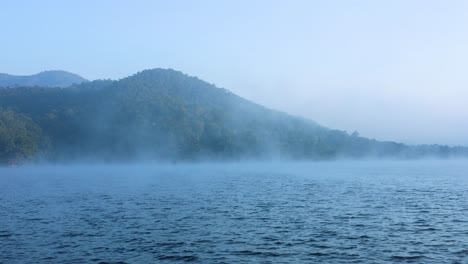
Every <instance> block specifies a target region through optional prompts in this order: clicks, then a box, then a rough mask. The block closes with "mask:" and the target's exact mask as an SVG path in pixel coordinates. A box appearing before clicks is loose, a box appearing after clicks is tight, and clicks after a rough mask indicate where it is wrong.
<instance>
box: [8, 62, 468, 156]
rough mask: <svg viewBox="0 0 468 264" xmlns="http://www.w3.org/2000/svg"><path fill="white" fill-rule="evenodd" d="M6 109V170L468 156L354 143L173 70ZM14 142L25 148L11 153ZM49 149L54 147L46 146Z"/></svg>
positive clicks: (20, 101) (28, 90)
mask: <svg viewBox="0 0 468 264" xmlns="http://www.w3.org/2000/svg"><path fill="white" fill-rule="evenodd" d="M0 106H1V107H3V108H4V109H9V110H6V111H5V110H4V111H3V112H2V113H3V114H2V115H3V116H2V120H5V121H2V122H3V123H2V127H3V130H2V131H3V132H1V133H4V135H3V136H2V140H3V141H4V142H9V143H2V144H4V146H3V145H2V149H1V151H2V156H1V159H2V160H3V161H5V160H7V159H11V158H12V157H13V158H15V159H24V158H29V157H32V156H34V154H37V153H39V151H40V152H41V153H42V154H43V155H45V156H46V157H48V159H51V160H74V159H96V160H136V159H171V160H173V159H190V160H198V159H205V158H206V159H208V158H210V159H244V158H287V159H330V158H336V157H351V158H361V157H367V156H375V157H402V158H415V157H422V156H426V155H433V156H442V157H445V156H452V155H467V153H468V151H467V149H466V148H462V147H460V148H448V147H444V146H437V145H434V146H407V145H404V144H399V143H395V142H379V141H376V140H371V139H367V138H363V137H360V136H359V134H358V133H353V134H352V135H349V134H348V133H346V132H344V131H339V130H332V129H328V128H325V127H323V126H320V125H318V124H316V123H314V122H312V121H310V120H306V119H302V118H299V117H294V116H290V115H287V114H285V113H281V112H278V111H274V110H270V109H267V108H265V107H262V106H260V105H257V104H255V103H252V102H250V101H247V100H245V99H243V98H241V97H239V96H237V95H235V94H232V93H230V92H229V91H227V90H225V89H221V88H217V87H215V86H214V85H211V84H208V83H206V82H204V81H201V80H199V79H197V78H195V77H190V76H187V75H185V74H182V73H180V72H177V71H174V70H164V69H154V70H146V71H142V72H140V73H138V74H135V75H133V76H130V77H128V78H125V79H122V80H119V81H110V80H101V81H93V82H87V83H82V84H80V85H75V86H72V87H68V88H40V87H16V88H1V89H0ZM7 120H8V121H7ZM36 124H37V125H36ZM17 131H18V132H17ZM41 133H42V134H41ZM16 134H18V136H19V137H21V138H22V139H21V140H20V139H16V142H17V143H14V144H13V143H11V142H15V139H12V138H13V137H16V136H15V135H16ZM41 140H42V142H45V141H47V142H48V143H49V144H46V145H47V147H46V146H45V145H44V144H42V143H41ZM6 146H8V148H7V147H6ZM13 146H15V147H13Z"/></svg>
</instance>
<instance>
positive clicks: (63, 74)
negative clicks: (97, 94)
mask: <svg viewBox="0 0 468 264" xmlns="http://www.w3.org/2000/svg"><path fill="white" fill-rule="evenodd" d="M83 82H88V80H87V79H85V78H83V77H81V76H80V75H78V74H75V73H71V72H67V71H61V70H53V71H43V72H40V73H37V74H33V75H11V74H7V73H0V87H18V86H40V87H68V86H71V85H74V84H80V83H83Z"/></svg>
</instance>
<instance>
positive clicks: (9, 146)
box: [0, 109, 41, 163]
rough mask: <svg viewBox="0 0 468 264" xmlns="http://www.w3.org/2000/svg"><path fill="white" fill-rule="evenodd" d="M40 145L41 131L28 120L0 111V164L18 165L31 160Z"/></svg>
mask: <svg viewBox="0 0 468 264" xmlns="http://www.w3.org/2000/svg"><path fill="white" fill-rule="evenodd" d="M40 144H41V129H40V128H39V126H37V125H36V124H35V123H34V122H33V121H32V120H31V119H30V118H28V117H26V116H24V115H21V114H18V113H15V112H13V111H7V110H2V109H0V162H2V163H20V162H23V161H25V160H28V159H31V158H33V157H34V156H35V155H36V154H37V153H38V152H39V147H40Z"/></svg>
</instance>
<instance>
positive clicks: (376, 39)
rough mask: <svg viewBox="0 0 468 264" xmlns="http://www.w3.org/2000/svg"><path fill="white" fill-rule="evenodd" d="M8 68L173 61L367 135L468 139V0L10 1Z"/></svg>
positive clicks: (107, 70) (110, 74) (89, 74)
mask: <svg viewBox="0 0 468 264" xmlns="http://www.w3.org/2000/svg"><path fill="white" fill-rule="evenodd" d="M0 24H1V25H2V31H1V32H2V39H1V41H0V51H1V53H0V54H1V58H0V72H7V73H12V74H32V73H36V72H39V71H42V70H48V69H63V70H68V71H71V72H75V73H78V74H80V75H82V76H84V77H86V78H89V79H98V78H112V79H118V78H122V77H125V76H127V75H130V74H133V73H135V72H137V71H140V70H143V69H147V68H156V67H162V68H174V69H177V70H181V71H183V72H186V73H188V74H190V75H196V76H198V77H200V78H201V79H204V80H206V81H208V82H210V83H215V84H216V85H217V86H220V87H224V88H227V89H229V90H231V91H233V92H235V93H237V94H239V95H241V96H243V97H246V98H248V99H251V100H254V101H256V102H259V103H261V104H264V105H266V106H268V107H271V108H276V109H279V110H283V111H286V112H289V113H291V114H295V115H301V116H304V117H307V118H310V119H313V120H316V121H318V122H319V123H322V124H324V125H327V126H329V127H333V128H338V129H342V130H347V131H350V132H352V131H354V130H358V131H359V132H360V133H361V135H363V136H368V137H373V138H377V139H383V140H395V141H402V142H407V143H442V144H444V143H447V144H467V145H468V71H467V69H468V1H452V0H447V1H442V0H440V1H430V0H400V1H398V0H387V1H384V0H381V1H377V0H375V1H371V0H369V1H357V0H343V1H333V0H323V1H307V0H303V1H293V0H292V1H267V0H265V1H256V0H250V1H239V0H237V1H219V0H218V1H216V0H213V1H203V0H198V1H195V0H193V1H188V0H187V1H182V0H179V1H178V0H171V1H138V0H133V1H130V0H129V1H116V0H114V1H111V0H107V1H105V0H93V1H90V0H80V1H63V0H61V1H59V0H57V1H47V0H42V1H32V0H31V1H25V0H23V1H22V0H2V1H1V2H0Z"/></svg>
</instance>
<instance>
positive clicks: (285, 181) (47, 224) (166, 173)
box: [0, 161, 468, 263]
mask: <svg viewBox="0 0 468 264" xmlns="http://www.w3.org/2000/svg"><path fill="white" fill-rule="evenodd" d="M467 173H468V161H464V162H463V161H424V162H423V161H418V162H323V163H270V164H255V163H241V164H218V165H207V164H205V165H177V166H175V165H160V166H150V165H144V166H143V165H141V166H136V165H135V166H72V167H35V168H12V169H1V170H0V263H175V262H194V263H197V262H198V263H395V262H402V263H406V262H416V263H468V175H467Z"/></svg>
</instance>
